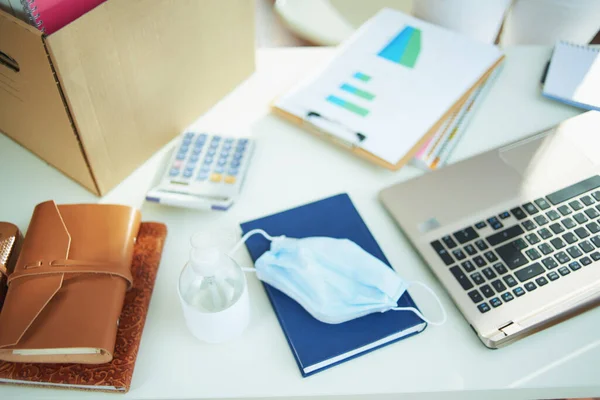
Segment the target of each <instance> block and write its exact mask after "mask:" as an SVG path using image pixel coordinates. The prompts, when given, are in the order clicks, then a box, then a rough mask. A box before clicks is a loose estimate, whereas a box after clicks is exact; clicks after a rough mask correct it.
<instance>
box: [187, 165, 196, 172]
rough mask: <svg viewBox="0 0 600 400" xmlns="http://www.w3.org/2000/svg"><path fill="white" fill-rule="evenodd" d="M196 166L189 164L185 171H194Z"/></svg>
mask: <svg viewBox="0 0 600 400" xmlns="http://www.w3.org/2000/svg"><path fill="white" fill-rule="evenodd" d="M194 168H195V167H194V166H187V167H185V172H189V173H192V172H194Z"/></svg>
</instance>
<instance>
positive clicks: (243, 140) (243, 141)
mask: <svg viewBox="0 0 600 400" xmlns="http://www.w3.org/2000/svg"><path fill="white" fill-rule="evenodd" d="M246 143H248V139H239V140H238V144H246Z"/></svg>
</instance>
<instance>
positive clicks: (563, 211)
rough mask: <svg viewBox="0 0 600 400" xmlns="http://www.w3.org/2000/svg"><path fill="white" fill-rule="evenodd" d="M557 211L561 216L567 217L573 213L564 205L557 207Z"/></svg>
mask: <svg viewBox="0 0 600 400" xmlns="http://www.w3.org/2000/svg"><path fill="white" fill-rule="evenodd" d="M558 211H560V213H561V214H562V215H569V214H571V213H572V212H573V211H571V209H570V208H569V206H567V205H566V204H565V205H562V206H560V207H558Z"/></svg>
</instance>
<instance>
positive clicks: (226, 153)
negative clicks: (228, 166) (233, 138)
mask: <svg viewBox="0 0 600 400" xmlns="http://www.w3.org/2000/svg"><path fill="white" fill-rule="evenodd" d="M227 157H229V151H227V150H222V151H221V158H227Z"/></svg>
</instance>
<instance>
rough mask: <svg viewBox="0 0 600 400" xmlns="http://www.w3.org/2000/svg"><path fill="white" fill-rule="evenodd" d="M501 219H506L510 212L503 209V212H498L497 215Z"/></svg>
mask: <svg viewBox="0 0 600 400" xmlns="http://www.w3.org/2000/svg"><path fill="white" fill-rule="evenodd" d="M498 216H499V217H500V218H501V219H506V218H508V217H510V213H509V212H508V211H504V212H503V213H500V215H498Z"/></svg>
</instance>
